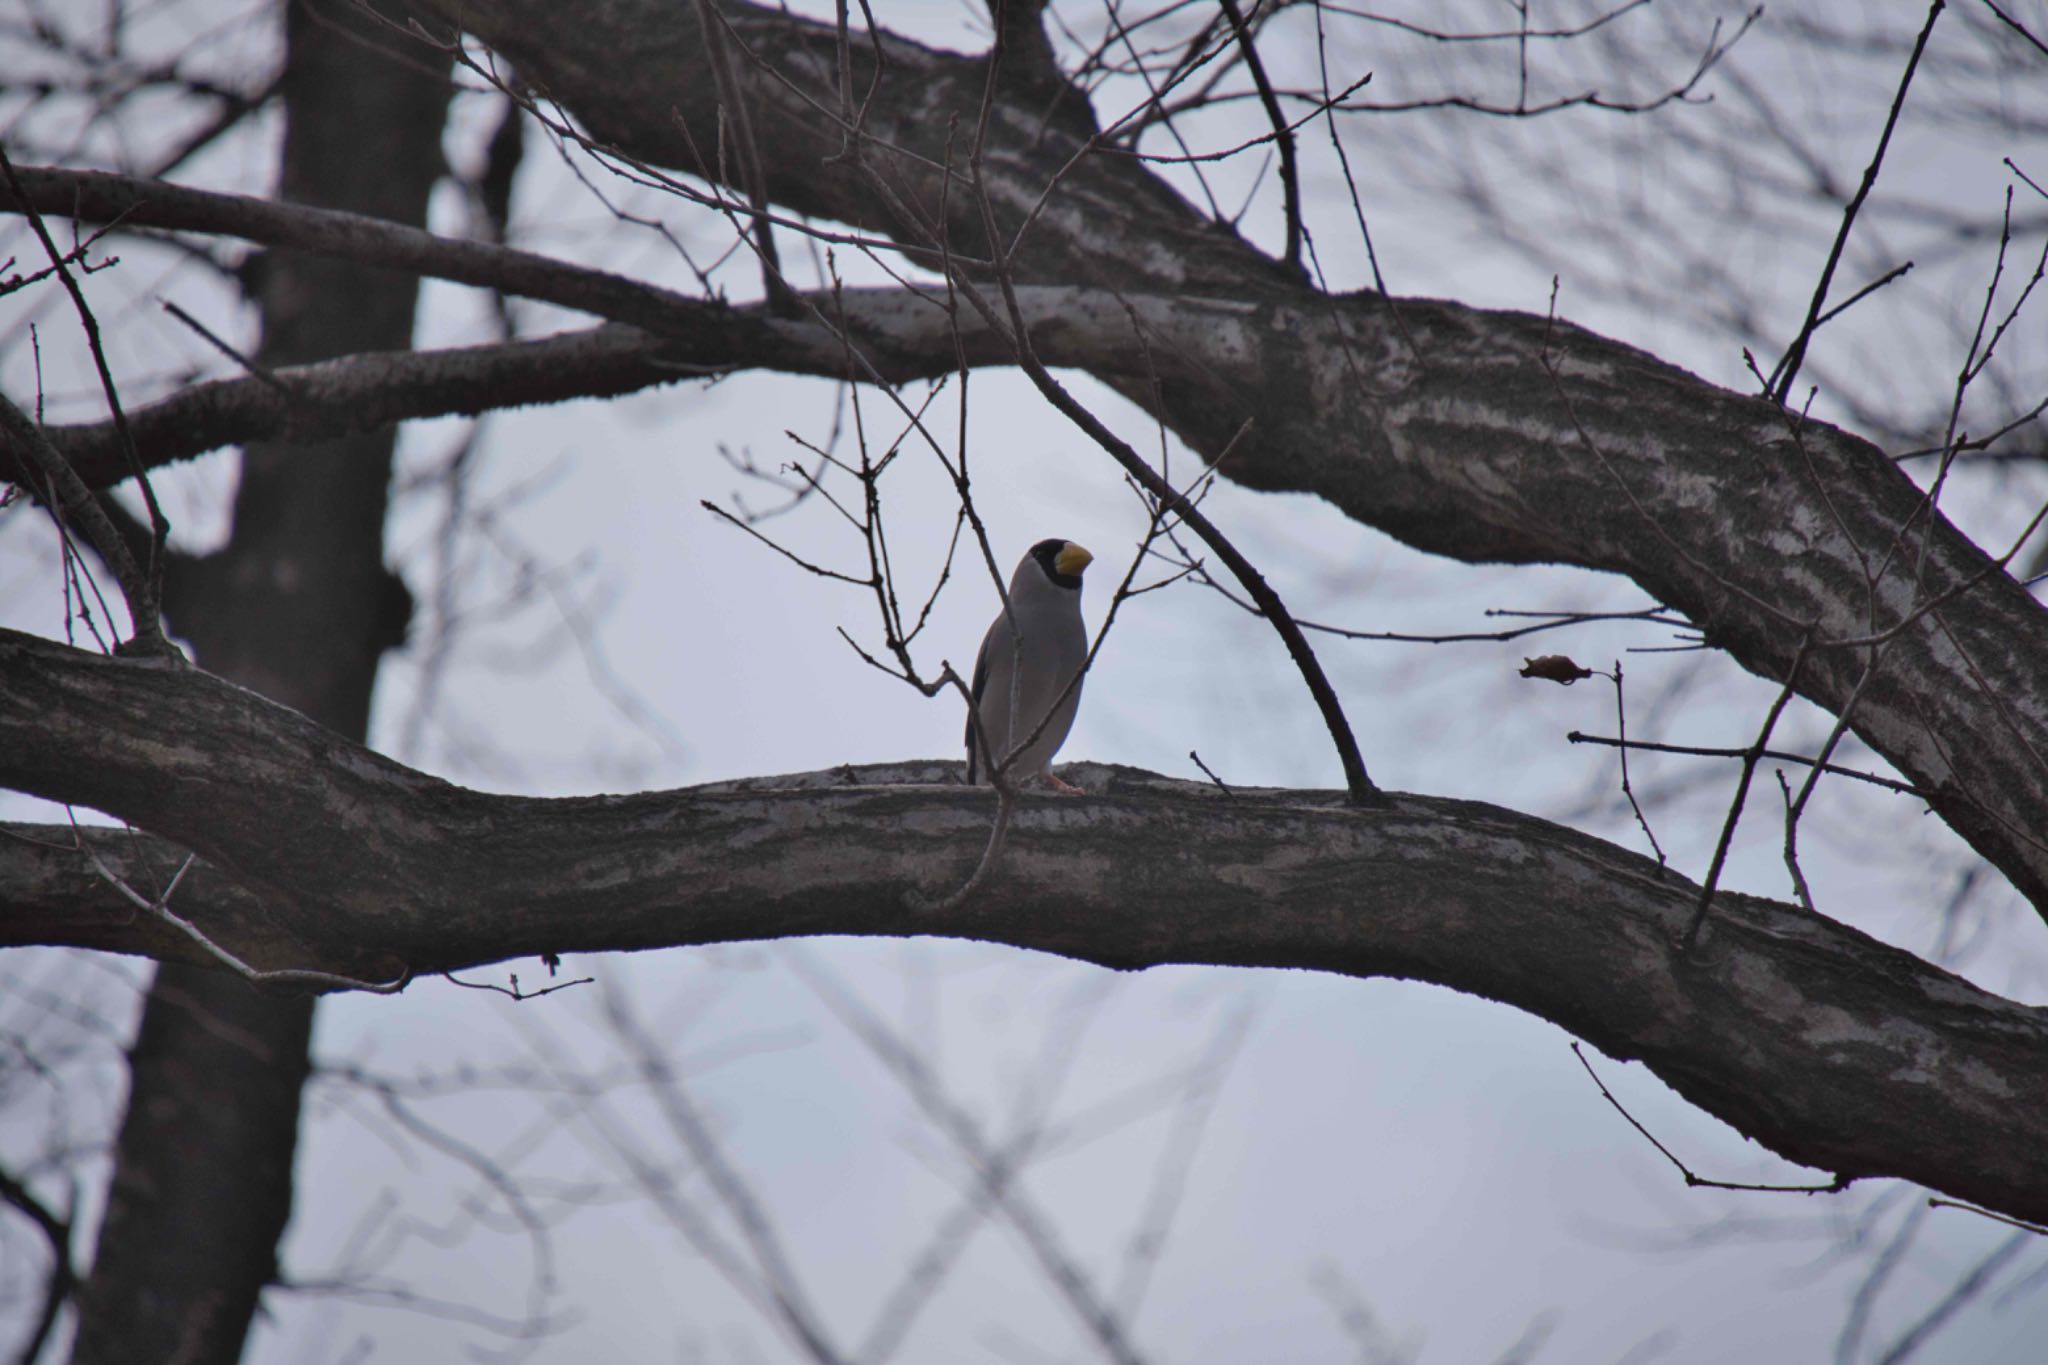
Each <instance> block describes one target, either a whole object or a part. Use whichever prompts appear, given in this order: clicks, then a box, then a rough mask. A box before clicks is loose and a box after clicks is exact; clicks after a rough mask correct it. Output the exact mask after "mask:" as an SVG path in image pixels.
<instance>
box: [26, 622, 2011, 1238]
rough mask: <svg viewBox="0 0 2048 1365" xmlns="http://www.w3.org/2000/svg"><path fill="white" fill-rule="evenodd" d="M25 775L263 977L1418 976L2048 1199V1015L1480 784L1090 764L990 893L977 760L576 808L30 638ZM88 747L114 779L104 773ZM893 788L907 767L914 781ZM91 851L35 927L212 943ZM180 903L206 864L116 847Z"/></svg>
mask: <svg viewBox="0 0 2048 1365" xmlns="http://www.w3.org/2000/svg"><path fill="white" fill-rule="evenodd" d="M0 670H4V672H5V674H6V676H7V677H9V678H10V680H12V685H11V686H10V689H9V694H8V695H9V701H8V703H7V704H6V705H5V706H4V707H0V755H5V757H4V759H0V778H4V779H5V780H6V781H7V782H8V783H9V784H10V785H13V786H16V787H19V788H20V789H22V790H26V791H32V792H36V793H38V794H40V795H44V796H48V797H52V798H55V799H60V800H66V801H72V802H76V803H80V804H84V805H91V806H97V807H99V808H101V809H105V810H108V811H110V812H111V813H113V814H116V815H118V816H120V817H122V818H123V819H126V820H128V821H131V822H133V823H134V824H136V825H138V826H141V827H143V828H147V829H150V830H153V831H157V832H159V833H161V834H162V835H163V836H164V837H165V838H166V839H169V840H174V841H176V843H177V844H178V845H182V846H184V847H187V848H190V849H192V850H194V851H196V852H197V853H198V854H199V855H200V856H201V857H202V858H203V859H204V860H205V865H204V867H203V869H202V871H201V872H200V873H198V874H197V875H196V876H195V877H194V878H192V879H191V880H189V881H188V883H187V884H186V885H184V886H182V887H181V888H180V891H179V894H178V896H177V898H176V900H175V901H174V902H173V908H175V909H177V910H178V911H179V913H181V914H184V915H186V916H188V917H190V918H192V919H193V920H194V921H195V922H197V923H198V924H199V925H200V926H201V927H202V928H203V929H204V930H205V931H206V932H207V933H208V934H209V935H210V936H212V937H213V938H214V940H215V941H216V942H217V943H219V944H220V945H222V946H224V947H226V948H228V949H230V950H232V951H234V952H235V953H237V954H238V955H240V956H242V957H243V958H244V960H245V961H248V962H250V963H251V964H252V965H254V966H258V967H261V968H264V969H277V968H293V967H296V968H302V969H316V970H328V971H338V972H345V973H351V974H355V975H357V976H359V977H375V978H389V977H391V976H393V975H394V974H396V973H398V972H401V971H405V970H409V971H411V972H413V973H423V972H434V971H444V970H452V969H455V968H459V967H466V966H471V965H474V964H477V963H483V962H491V961H496V960H499V959H504V958H509V957H516V956H525V955H540V954H546V953H561V952H568V951H582V950H597V949H618V948H652V947H660V946H669V945H680V944H695V943H713V942H723V941H729V940H735V939H757V938H770V937H781V936H786V935H800V934H893V935H910V934H944V935H948V936H954V937H967V938H981V939H989V940H993V941H997V942H1003V943H1010V944H1015V945H1017V946H1020V947H1026V948H1037V949H1042V950H1044V951H1048V952H1056V953H1060V954H1063V955H1066V956H1069V957H1076V958H1082V959H1086V960H1089V961H1093V962H1099V963H1103V964H1105V965H1108V966H1114V967H1123V968H1132V967H1141V966H1148V965H1153V964H1157V963H1168V962H1200V963H1222V964H1234V965H1240V966H1268V967H1297V968H1312V969H1316V970H1322V971H1332V972H1341V973H1345V974H1348V975H1353V976H1396V977H1413V978H1417V979H1421V980H1427V981H1432V982H1437V983H1440V984H1443V985H1447V986H1451V987H1454V988H1456V989H1459V990H1463V991H1469V992H1471V993H1473V994H1476V995H1481V996H1485V997H1488V998H1491V999H1495V1000H1500V1001H1504V1002H1507V1003H1509V1004H1513V1005H1515V1006H1517V1007H1519V1008H1521V1009H1524V1010H1528V1011H1530V1012H1531V1013H1534V1014H1538V1015H1541V1016H1543V1017H1544V1018H1547V1019H1551V1020H1554V1021H1555V1022H1557V1023H1558V1024H1560V1025H1562V1026H1563V1027H1565V1028H1567V1029H1569V1030H1571V1031H1572V1032H1573V1033H1575V1034H1577V1035H1579V1036H1580V1037H1583V1038H1585V1039H1587V1040H1588V1041H1590V1042H1592V1043H1593V1044H1595V1045H1596V1046H1598V1047H1600V1048H1601V1049H1603V1050H1604V1051H1606V1052H1608V1053H1609V1054H1610V1055H1613V1056H1616V1057H1623V1058H1640V1059H1642V1060H1643V1061H1644V1062H1646V1063H1647V1064H1648V1065H1649V1066H1650V1067H1651V1068H1652V1069H1653V1070H1654V1071H1656V1072H1657V1074H1658V1075H1660V1076H1662V1077H1663V1078H1664V1079H1665V1080H1666V1081H1668V1082H1669V1083H1670V1084H1671V1085H1672V1086H1673V1087H1674V1088H1676V1089H1677V1090H1678V1091H1679V1092H1680V1093H1682V1094H1684V1095H1685V1096H1686V1097H1687V1098H1689V1099H1690V1100H1692V1101H1693V1102H1694V1103H1695V1104H1698V1105H1699V1106H1700V1107H1701V1108H1703V1109H1705V1110H1707V1111H1708V1112H1710V1113H1713V1114H1715V1115H1717V1116H1719V1117H1720V1118H1722V1119H1724V1120H1725V1121H1727V1122H1728V1123H1730V1124H1732V1125H1734V1126H1735V1127H1736V1128H1738V1129H1739V1130H1741V1131H1742V1132H1744V1133H1746V1134H1748V1135H1749V1136H1751V1137H1753V1138H1755V1139H1756V1140H1758V1141H1759V1142H1762V1143H1764V1144H1766V1145H1767V1146H1769V1147H1771V1148H1773V1149H1774V1150H1776V1151H1778V1152H1780V1153H1782V1154H1784V1155H1786V1156H1788V1157H1791V1158H1793V1159H1794V1160H1798V1161H1801V1162H1804V1163H1806V1164H1808V1165H1812V1166H1816V1167H1819V1168H1821V1169H1823V1170H1826V1171H1830V1172H1833V1173H1835V1174H1837V1175H1839V1176H1841V1177H1844V1178H1854V1177H1859V1176H1871V1175H1892V1176H1903V1177H1906V1178H1908V1179H1911V1180H1915V1181H1918V1182H1920V1183H1922V1184H1925V1185H1927V1186H1929V1187H1930V1188H1933V1189H1937V1190H1942V1191H1945V1192H1947V1193H1949V1194H1951V1195H1954V1196H1956V1197H1958V1198H1963V1199H1968V1200H1971V1201H1973V1202H1976V1203H1980V1204H1983V1205H1985V1206H1986V1207H1990V1208H1995V1209H1998V1210H2000V1211H2002V1212H2005V1213H2008V1214H2012V1215H2015V1216H2019V1217H2026V1218H2033V1219H2042V1218H2044V1217H2048V1113H2044V1112H2043V1111H2042V1109H2041V1107H2040V1106H2039V1105H2036V1104H2033V1103H2030V1102H2029V1101H2028V1098H2027V1097H2030V1096H2035V1095H2040V1094H2044V1093H2048V1010H2042V1009H2036V1008H2030V1007H2027V1006H2023V1005H2017V1004H2014V1003H2011V1002H2009V1001H2005V1000H2001V999H1999V998H1998V997H1996V996H1993V995H1990V994H1987V993H1985V992H1983V991H1980V990H1978V989H1977V988H1975V987H1973V986H1971V985H1969V984H1968V983H1966V982H1964V981H1962V980H1960V979H1958V978H1956V977H1953V976H1950V975H1948V974H1947V973H1945V972H1942V971H1940V970H1939V969H1937V968H1935V967H1932V966H1929V965H1928V964H1926V963H1924V962H1921V961H1920V960H1918V959H1916V958H1914V957H1912V956H1911V955H1910V954H1907V953H1904V952H1900V951H1898V950H1897V949H1894V948H1890V947H1887V946H1885V945H1883V944H1880V943H1877V942H1875V941H1874V940H1872V939H1869V938H1867V937H1865V936H1864V935H1862V934H1859V933H1857V932H1856V931H1854V930H1852V929H1848V928H1845V927H1843V926H1841V925H1839V924H1836V923H1834V922H1832V921H1829V920H1827V919H1825V918H1822V917H1820V916H1817V915H1813V914H1810V913H1807V912H1805V911H1803V910H1801V909H1799V908H1797V907H1795V906H1791V905H1785V904H1779V903H1775V902H1771V901H1766V900H1761V899H1756V898H1753V897H1747V896H1736V895H1729V894H1723V895H1720V896H1718V897H1716V900H1715V905H1714V912H1713V915H1712V917H1711V918H1710V920H1709V921H1708V929H1707V932H1706V934H1705V936H1704V937H1703V939H1702V940H1701V943H1700V945H1699V947H1698V948H1697V949H1696V950H1695V952H1694V953H1693V954H1692V955H1691V956H1689V957H1688V956H1685V955H1683V954H1681V953H1679V952H1678V951H1677V950H1676V949H1675V947H1674V943H1675V941H1676V940H1677V939H1678V938H1679V936H1680V935H1681V934H1682V932H1683V929H1684V926H1685V924H1686V922H1687V920H1688V918H1689V916H1690V914H1691V909H1692V905H1693V900H1694V897H1695V896H1696V895H1697V888H1695V887H1694V886H1693V885H1692V884H1691V883H1689V882H1687V881H1685V880H1683V879H1682V878H1678V877H1676V876H1672V875H1669V874H1664V873H1660V871H1659V869H1658V868H1657V866H1656V865H1655V864H1654V863H1652V862H1651V861H1649V860H1648V859H1646V858H1643V857H1640V856H1638V855H1635V854H1632V853H1629V852H1626V851H1624V850H1621V849H1618V848H1615V847H1613V846H1612V845H1608V844H1605V843H1603V842H1601V841H1599V840H1596V839H1592V838H1589V837H1587V836H1585V835H1581V834H1578V833H1575V832H1573V831H1571V830H1568V829H1564V828H1561V827H1559V826H1556V825H1551V824H1548V823H1546V822H1544V821H1540V820H1536V819H1533V818H1531V817H1528V816H1524V815H1520V814H1517V813H1515V812H1512V811H1507V810H1502V809H1499V808H1496V807H1491V806H1485V805H1480V804H1477V803H1472V802H1460V801H1449V800H1442V799H1435V798H1429V797H1422V796H1411V795H1390V796H1388V797H1387V798H1386V799H1385V800H1384V801H1383V802H1381V803H1379V804H1376V805H1374V806H1371V807H1368V808H1358V807H1353V806H1348V805H1346V804H1345V803H1344V802H1343V800H1342V797H1341V795H1340V794H1337V793H1330V792H1276V791H1256V792H1252V791H1247V792H1240V793H1238V794H1237V795H1236V796H1235V797H1229V796H1225V795H1223V794H1221V793H1219V792H1218V791H1216V790H1215V789H1214V788H1205V787H1200V786H1195V785H1191V784H1187V783H1179V782H1172V781H1169V780H1167V779H1164V778H1155V777H1152V776H1150V775H1147V774H1141V773H1134V772H1131V771H1129V770H1124V769H1102V768H1092V767H1091V768H1086V769H1083V770H1082V771H1084V772H1085V773H1086V775H1087V780H1088V781H1089V783H1090V785H1091V787H1093V788H1095V789H1096V790H1098V791H1100V792H1102V793H1103V794H1102V795H1098V796H1091V797H1086V798H1065V799H1063V798H1055V797H1049V796H1048V797H1039V798H1032V799H1026V800H1025V801H1024V802H1023V803H1022V805H1021V806H1020V808H1019V810H1018V812H1017V815H1016V818H1015V820H1014V821H1013V823H1012V825H1011V828H1010V833H1009V838H1008V844H1007V849H1006V853H1005V861H1004V864H1003V867H1002V869H1001V870H1000V871H999V873H998V874H997V876H996V877H995V879H994V880H993V881H992V882H991V884H990V885H989V886H988V887H987V888H986V889H985V891H984V892H983V893H981V894H980V895H977V896H976V897H974V898H972V899H971V900H970V901H969V902H968V903H967V904H965V905H962V906H960V907H958V908H957V909H953V910H937V909H934V908H933V907H934V906H935V905H936V904H937V903H938V901H939V900H940V899H941V898H942V897H943V895H944V893H945V892H947V891H948V890H950V889H951V888H952V887H953V886H954V885H957V884H958V882H959V881H960V880H962V879H964V878H965V877H966V876H967V875H968V873H969V871H970V870H971V869H972V868H973V866H974V864H975V862H976V860H977V859H978V857H979V855H980V852H981V849H982V845H983V843H984V841H985V839H986V836H987V830H988V827H989V820H990V816H991V813H992V802H991V798H990V796H989V794H988V793H987V792H985V791H976V790H972V789H968V788H965V787H962V786H960V785H959V765H958V764H956V763H930V764H912V765H901V766H899V767H895V768H890V769H880V770H876V769H865V770H855V769H840V770H836V771H831V772H824V773H817V774H810V775H805V776H801V777H793V778H761V779H755V780H750V781H744V782H737V783H729V784H723V785H719V786H712V787H700V788H693V789H690V790H686V791H677V792H653V793H643V794H638V795H632V796H595V797H580V798H571V799H555V800H542V799H535V798H524V797H512V796H493V795H486V794H483V793H479V792H474V791H468V790H465V789H463V788H460V787H456V786H453V785H451V784H449V783H446V782H442V781H439V780H437V779H435V778H432V777H428V776H426V775H424V774H421V773H418V772H414V771H411V770H409V769H406V768H404V767H402V766H401V765H399V764H397V763H395V762H393V761H391V760H389V759H386V758H382V757H380V756H379V755H376V754H374V753H370V752H368V751H367V750H364V749H362V748H360V747H358V746H356V745H354V744H352V743H350V742H348V741H346V740H344V739H342V738H341V737H340V736H338V735H336V734H334V733H332V732H331V731H328V730H325V729H322V728H321V727H319V726H317V725H314V724H312V723H311V722H309V721H307V720H306V719H305V718H304V717H302V716H299V715H298V714H296V713H294V712H291V711H288V710H286V709H284V708H282V707H279V706H276V705H273V704H271V703H269V702H267V701H265V700H263V699H262V698H260V697H257V696H256V695H254V694H253V693H250V692H246V691H243V690H241V689H239V688H236V687H233V686H231V685H229V684H227V683H224V682H222V681H221V680H219V679H217V678H214V677H211V676H210V675H207V674H205V673H203V672H199V671H196V670H188V671H182V672H176V671H170V670H166V669H164V668H161V667H158V666H153V665H149V664H145V663H137V662H128V661H120V660H107V659H102V658H100V657H98V656H95V655H90V654H85V653H81V652H78V651H74V650H70V649H67V648H65V647H63V646H60V645H55V644H51V643H48V642H45V641H40V640H36V639H33V638H31V637H27V636H20V635H0ZM81 760H83V761H81ZM884 784H888V785H884ZM19 832H22V833H26V834H29V835H30V836H32V837H36V838H39V839H42V840H44V841H45V842H47V843H49V844H52V845H55V846H56V847H52V848H50V849H48V850H47V851H45V852H43V853H41V854H39V855H38V856H37V857H36V858H34V859H33V860H30V859H24V858H15V859H10V860H8V861H7V862H6V863H4V864H0V873H4V875H5V880H0V942H20V941H35V942H65V943H78V944H83V945H89V946H93V947H99V948H106V949H112V950H116V951H130V952H148V953H157V954H163V955H166V956H176V957H179V958H181V959H186V960H198V959H197V951H196V949H195V948H194V946H193V945H192V944H191V943H190V942H189V941H186V940H181V939H179V938H177V937H175V936H172V935H167V934H166V933H165V932H164V931H163V930H162V929H161V928H159V927H157V926H155V925H153V924H152V923H150V922H149V921H148V920H146V919H142V920H138V919H137V917H136V916H135V915H133V914H132V913H129V912H128V909H129V908H128V907H127V906H126V904H125V902H122V901H120V900H119V899H117V898H115V897H114V896H113V894H112V893H111V891H110V890H109V888H108V887H107V886H106V885H105V884H104V883H103V882H100V883H96V882H94V881H92V880H91V879H89V878H86V877H84V876H82V875H81V873H80V870H79V861H80V860H79V857H78V855H77V854H76V853H75V852H69V851H66V850H65V849H64V847H63V846H64V845H67V844H68V842H69V831H68V830H64V829H42V830H29V831H19ZM98 847H100V848H101V849H103V850H104V852H103V857H105V858H106V859H107V860H108V861H109V862H110V863H114V864H116V865H117V866H119V867H123V868H126V869H128V870H129V872H130V873H131V874H132V877H133V881H134V884H135V885H137V886H138V887H140V888H144V889H149V890H154V889H156V888H160V887H161V886H162V885H163V884H164V882H165V879H166V877H167V875H168V872H169V871H170V870H171V869H173V868H174V867H175V866H176V862H177V858H178V856H179V855H178V853H177V850H176V848H174V847H171V846H167V845H164V844H160V843H158V842H156V841H154V840H145V841H142V842H140V843H136V842H134V841H132V840H130V839H129V838H128V837H127V836H119V837H116V836H114V835H112V834H108V835H104V836H98Z"/></svg>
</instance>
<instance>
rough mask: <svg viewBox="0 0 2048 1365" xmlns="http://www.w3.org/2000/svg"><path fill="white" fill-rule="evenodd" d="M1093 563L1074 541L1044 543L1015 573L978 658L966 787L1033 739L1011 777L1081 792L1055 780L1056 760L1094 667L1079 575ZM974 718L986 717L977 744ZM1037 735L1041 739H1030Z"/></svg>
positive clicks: (1027, 555)
mask: <svg viewBox="0 0 2048 1365" xmlns="http://www.w3.org/2000/svg"><path fill="white" fill-rule="evenodd" d="M1094 558H1095V556H1093V555H1091V554H1089V553H1088V552H1087V551H1086V550H1084V549H1082V548H1081V547H1080V546H1078V545H1076V544H1074V542H1073V541H1071V540H1041V541H1039V542H1038V543H1037V544H1036V545H1034V546H1032V547H1031V551H1030V553H1028V554H1026V555H1025V556H1024V558H1023V559H1022V560H1021V561H1019V563H1018V565H1017V572H1016V573H1014V574H1012V575H1010V609H1009V611H1008V612H1007V613H999V614H998V615H997V616H996V619H995V624H993V625H991V626H990V627H989V628H988V634H987V635H984V636H983V637H982V639H981V653H980V654H978V655H976V656H975V660H974V687H973V693H974V713H973V715H970V716H969V717H968V718H967V780H968V782H970V783H972V782H975V781H977V780H978V773H979V772H980V771H981V770H988V771H991V772H993V771H994V769H995V767H996V765H998V764H1000V763H1001V762H1002V761H1003V760H1004V759H1005V758H1007V757H1008V756H1009V753H1010V750H1011V749H1012V748H1014V747H1016V746H1017V745H1018V744H1022V743H1024V741H1025V740H1027V739H1030V744H1029V745H1028V746H1027V747H1026V748H1025V750H1024V751H1023V752H1022V753H1020V754H1018V755H1017V761H1016V762H1015V763H1013V764H1011V765H1010V768H1009V773H1010V775H1011V776H1012V777H1014V778H1016V779H1017V780H1018V781H1020V782H1029V781H1032V780H1042V781H1044V782H1046V783H1049V784H1050V785H1052V786H1054V787H1056V788H1058V789H1059V790H1061V791H1065V792H1078V791H1080V790H1081V789H1080V788H1079V787H1075V786H1070V785H1069V784H1067V783H1065V782H1062V781H1060V779H1058V778H1057V777H1054V776H1053V775H1052V756H1053V755H1054V754H1055V753H1057V752H1059V747H1060V745H1061V744H1062V743H1064V742H1065V740H1066V738H1067V731H1069V730H1071V729H1072V728H1073V726H1074V712H1075V711H1077V710H1078V709H1080V705H1081V666H1082V665H1083V664H1085V663H1086V662H1087V661H1088V628H1087V627H1086V626H1085V625H1083V624H1082V623H1081V573H1082V571H1083V570H1084V569H1086V568H1087V567H1088V565H1089V563H1090V561H1092V560H1093V559H1094ZM1012 623H1014V624H1015V626H1016V630H1015V633H1012V631H1011V625H1012ZM1070 683H1071V684H1072V686H1071V687H1070V686H1069V685H1068V684H1070ZM1048 714H1050V716H1051V719H1050V720H1047V719H1046V717H1047V715H1048ZM976 716H979V717H980V719H981V725H980V732H981V733H980V736H979V742H977V736H976V734H975V729H976V727H975V717H976ZM1040 721H1044V722H1045V725H1044V728H1043V729H1040V728H1039V722H1040ZM1034 731H1035V732H1036V733H1037V738H1036V739H1032V738H1031V736H1032V734H1033V732H1034Z"/></svg>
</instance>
